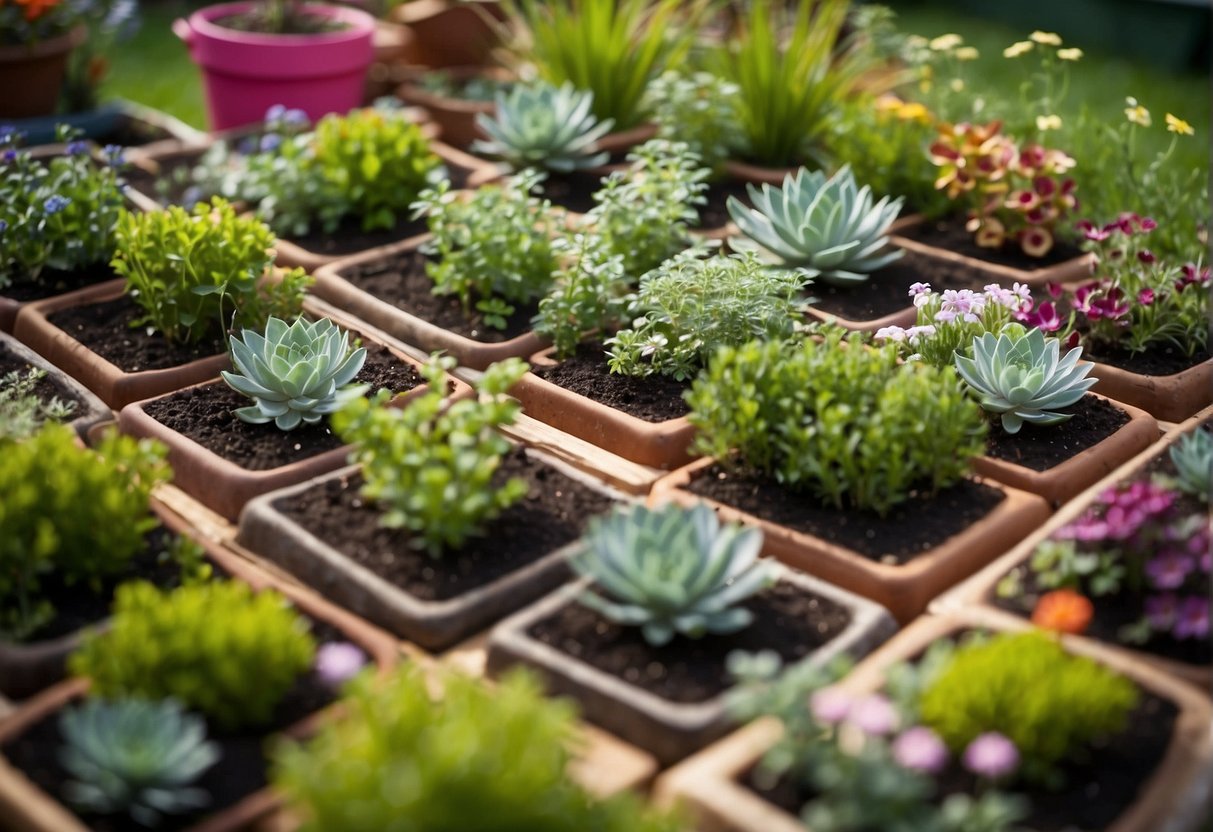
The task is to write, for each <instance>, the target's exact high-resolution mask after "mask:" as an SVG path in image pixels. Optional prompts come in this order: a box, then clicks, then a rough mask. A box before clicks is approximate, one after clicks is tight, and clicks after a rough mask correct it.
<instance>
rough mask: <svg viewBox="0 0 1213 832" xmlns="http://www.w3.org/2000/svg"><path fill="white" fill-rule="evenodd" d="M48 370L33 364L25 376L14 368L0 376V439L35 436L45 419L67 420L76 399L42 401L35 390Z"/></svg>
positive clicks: (73, 409) (73, 408)
mask: <svg viewBox="0 0 1213 832" xmlns="http://www.w3.org/2000/svg"><path fill="white" fill-rule="evenodd" d="M45 377H46V370H41V369H36V368H34V367H31V368H30V369H29V371H28V372H26V373H25V374H24V375H23V374H21V373H19V372H17V371H16V370H13V371H12V372H11V373H5V374H4V375H3V376H0V442H3V441H5V440H18V439H26V438H28V437H30V436H33V435H34V434H35V433H36V432H37V431H38V429H39V428H41V427H42V425H43V424H44V423H46V422H64V421H67V419H69V418H70V417H71V415H72V413H74V412H75V410H76V403H75V402H65V401H63V400H62V399H60V398H59V397H58V396H55V397H53V398H51V399H50V400H49V401H43V400H42V399H41V398H39V396H38V395H37V394H36V393H34V388H35V387H37V386H38V382H39V381H41V380H42V379H43V378H45Z"/></svg>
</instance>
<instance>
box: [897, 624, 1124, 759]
mask: <svg viewBox="0 0 1213 832" xmlns="http://www.w3.org/2000/svg"><path fill="white" fill-rule="evenodd" d="M1137 700H1138V691H1137V688H1136V686H1134V684H1133V683H1132V682H1130V681H1129V680H1128V679H1126V678H1124V677H1123V676H1120V675H1118V674H1116V673H1114V672H1113V671H1111V670H1109V669H1107V668H1106V667H1103V666H1102V665H1099V664H1097V663H1095V662H1094V661H1092V660H1091V659H1088V658H1085V657H1081V656H1073V655H1070V654H1068V653H1066V652H1065V650H1063V649H1062V647H1061V645H1060V644H1059V643H1058V642H1057V641H1056V640H1055V639H1053V638H1051V637H1049V636H1046V635H1044V634H1042V633H1020V634H1015V635H999V636H995V637H993V638H991V639H989V640H988V641H984V642H981V643H977V644H969V645H965V646H963V647H961V648H960V649H959V650H957V651H956V653H955V655H954V656H953V658H952V661H951V662H950V663H949V664H947V666H946V667H944V668H943V669H942V670H940V672H939V674H938V675H937V676H936V677H935V679H934V681H933V682H931V683H930V685H929V686H928V687H927V689H926V690H925V691H924V692H923V695H922V699H921V702H920V710H921V717H922V721H923V723H924V724H926V725H928V726H930V727H931V728H934V729H935V730H936V731H937V732H938V733H939V735H940V736H941V737H942V738H943V739H944V741H945V742H946V743H947V744H948V746H949V748H951V749H952V751H954V752H957V753H959V752H960V751H962V750H963V749H964V748H965V747H966V746H967V745H968V744H969V743H970V742H972V741H973V740H974V739H975V738H976V737H977V736H978V735H979V734H982V733H986V732H989V731H997V732H998V733H1000V734H1003V735H1004V736H1006V737H1008V738H1009V739H1010V740H1011V741H1012V742H1014V743H1015V745H1016V747H1017V748H1018V749H1019V754H1020V758H1021V760H1022V769H1021V770H1022V771H1023V773H1024V775H1025V776H1027V777H1029V778H1036V779H1050V778H1052V777H1055V776H1056V767H1057V765H1058V764H1060V763H1062V762H1064V761H1066V760H1069V759H1075V758H1080V757H1081V756H1082V755H1083V753H1084V750H1085V746H1086V745H1087V744H1088V743H1090V742H1091V741H1092V740H1095V739H1098V738H1099V737H1102V736H1107V735H1110V734H1114V733H1116V732H1117V731H1120V730H1121V729H1122V728H1123V727H1124V725H1125V720H1126V719H1127V718H1128V715H1129V712H1130V711H1132V710H1133V708H1134V707H1135V706H1136V704H1137Z"/></svg>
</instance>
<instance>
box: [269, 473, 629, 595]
mask: <svg viewBox="0 0 1213 832" xmlns="http://www.w3.org/2000/svg"><path fill="white" fill-rule="evenodd" d="M510 477H520V478H521V479H523V480H524V481H525V482H526V483H527V496H526V497H525V498H523V499H522V500H520V501H519V502H518V503H515V504H514V505H513V506H511V507H510V508H509V509H507V510H506V511H505V512H503V513H502V514H501V516H500V517H498V518H497V519H496V520H494V521H492V522H490V523H488V524H487V526H486V527H485V530H484V534H483V535H481V536H480V537H476V538H472V539H471V540H469V541H468V542H467V543H466V544H465V545H464V546H463V547H462V548H460V549H459V550H457V551H450V552H447V553H445V554H444V555H443V556H442V557H439V558H435V557H430V556H429V555H427V554H426V553H425V552H424V551H423V550H420V549H417V548H414V545H413V541H412V540H411V536H410V535H409V533H408V532H407V531H404V530H400V529H385V528H383V527H382V526H380V525H379V519H380V517H381V516H382V515H381V512H380V511H379V509H378V508H377V507H375V506H374V505H373V504H370V503H367V502H364V501H363V499H362V496H361V494H360V493H359V489H360V488H361V487H362V478H361V476H360V475H356V474H355V475H351V476H350V477H348V478H340V479H330V480H327V481H325V482H324V483H322V484H320V485H317V486H315V487H313V488H309V489H307V490H306V491H303V492H301V493H299V494H296V495H294V496H292V497H287V498H283V499H281V500H278V501H276V502H275V503H274V507H275V508H277V509H278V510H279V511H281V512H282V513H283V514H284V515H286V516H287V517H289V518H290V519H292V520H294V521H295V522H296V523H298V524H299V525H300V526H302V527H303V528H304V529H306V530H307V531H309V532H311V533H312V534H313V535H315V536H316V537H317V538H319V539H320V540H323V541H325V542H327V543H328V544H329V545H330V546H332V547H333V548H335V549H337V550H338V551H340V552H342V553H343V554H345V555H346V556H347V557H349V558H350V559H352V560H353V561H354V562H355V563H358V564H360V565H361V566H363V567H365V568H367V569H369V570H371V571H372V572H374V573H375V574H376V575H378V576H380V577H381V578H383V579H384V580H387V581H389V582H391V583H392V584H394V585H396V586H397V587H399V588H400V589H402V590H403V591H405V592H407V593H409V594H410V595H413V596H415V597H417V598H419V599H421V600H423V601H443V600H446V599H448V598H454V597H457V596H459V595H462V594H464V593H466V592H470V591H472V590H474V589H477V588H479V587H483V586H486V585H488V584H490V583H492V582H493V581H495V580H497V579H498V578H501V577H503V576H505V575H507V574H509V573H510V572H513V571H515V570H517V569H520V568H522V567H523V566H526V565H527V564H530V563H534V562H535V561H537V560H539V559H540V558H542V557H544V556H545V555H548V554H550V553H551V552H553V551H554V550H556V549H558V548H560V547H561V546H564V545H565V544H567V543H571V542H572V541H574V540H576V539H577V538H579V537H580V536H581V534H582V533H583V532H584V531H585V527H586V522H587V521H588V520H589V518H590V517H591V516H593V515H595V514H601V513H603V512H605V511H607V510H608V509H609V508H610V507H611V505H612V501H611V499H610V498H608V497H607V496H605V495H603V494H600V493H599V492H597V491H594V490H592V489H591V488H589V487H588V486H586V485H583V484H582V483H580V482H577V481H575V480H572V479H570V478H569V477H566V476H565V475H564V474H561V473H560V472H559V471H556V470H555V469H554V468H551V467H549V466H548V465H546V464H545V463H543V462H541V461H539V460H537V459H532V458H531V457H529V456H528V455H527V453H526V451H525V450H521V449H516V450H514V451H513V452H511V453H510V454H509V455H508V456H506V457H505V458H504V459H503V460H502V464H501V467H500V468H499V469H498V471H497V474H496V476H495V477H494V481H495V482H498V483H504V482H505V481H506V480H507V479H508V478H510Z"/></svg>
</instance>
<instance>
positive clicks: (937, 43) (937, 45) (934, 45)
mask: <svg viewBox="0 0 1213 832" xmlns="http://www.w3.org/2000/svg"><path fill="white" fill-rule="evenodd" d="M962 43H964V38H962V37H961V36H960V35H955V34H948V35H940V36H939V37H937V38H934V39H933V40H932V41H931V42H930V43H928V44H927V45H928V46H930V47H931V49H932V51H934V52H947V51H948V50H950V49H955V48H956V47H957V46H960V45H961V44H962Z"/></svg>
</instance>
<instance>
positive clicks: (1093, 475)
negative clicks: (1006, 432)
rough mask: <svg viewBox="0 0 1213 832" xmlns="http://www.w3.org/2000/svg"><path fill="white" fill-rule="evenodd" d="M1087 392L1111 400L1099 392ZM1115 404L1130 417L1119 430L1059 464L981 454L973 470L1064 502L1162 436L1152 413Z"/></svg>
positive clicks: (1023, 489) (974, 461)
mask: <svg viewBox="0 0 1213 832" xmlns="http://www.w3.org/2000/svg"><path fill="white" fill-rule="evenodd" d="M1087 395H1088V396H1095V397H1096V398H1098V399H1102V400H1103V401H1108V400H1107V399H1105V398H1104V397H1103V396H1099V395H1097V394H1095V393H1088V394H1087ZM1111 404H1113V405H1115V406H1116V407H1118V408H1120V409H1121V410H1123V411H1124V412H1125V413H1127V414H1128V415H1129V421H1128V422H1127V423H1126V424H1124V425H1122V426H1121V428H1120V429H1119V430H1117V431H1116V433H1114V434H1112V435H1111V436H1109V437H1107V438H1106V439H1104V440H1103V441H1101V442H1099V443H1097V444H1095V445H1092V446H1091V447H1089V448H1087V449H1086V450H1085V451H1080V452H1078V453H1077V454H1075V455H1074V456H1072V457H1070V458H1069V459H1067V460H1066V461H1065V462H1062V463H1061V464H1059V465H1055V466H1053V467H1052V468H1048V469H1046V470H1044V471H1037V470H1035V469H1032V468H1027V467H1025V466H1023V465H1016V464H1015V463H1014V462H1009V461H1007V460H1005V459H996V458H994V457H992V456H979V457H977V458H975V459H974V460H973V471H974V472H975V473H977V474H978V475H980V476H983V477H986V478H987V479H991V480H994V481H995V482H1001V483H1003V484H1004V485H1009V486H1012V487H1014V488H1018V489H1020V490H1021V491H1028V492H1030V493H1032V494H1039V495H1040V496H1041V497H1044V498H1045V499H1046V500H1048V501H1049V503H1050V504H1051V505H1054V506H1057V505H1060V504H1061V503H1064V502H1065V501H1066V500H1069V499H1071V498H1072V497H1074V496H1075V495H1077V494H1078V493H1079V492H1080V491H1083V490H1084V489H1086V488H1087V487H1089V486H1090V485H1091V484H1093V483H1095V482H1098V481H1099V480H1100V479H1102V478H1103V477H1104V476H1106V475H1107V474H1108V473H1109V472H1111V471H1112V470H1114V469H1115V468H1116V467H1117V466H1119V465H1120V464H1121V463H1123V462H1124V461H1125V460H1127V459H1131V458H1132V457H1134V456H1136V455H1137V454H1138V453H1140V452H1141V451H1144V450H1145V449H1146V448H1148V447H1150V446H1151V445H1153V444H1154V443H1155V442H1156V441H1157V440H1158V423H1157V422H1155V421H1154V417H1152V416H1151V415H1150V414H1149V413H1146V412H1145V411H1144V410H1139V409H1138V408H1136V407H1132V406H1131V405H1126V404H1121V403H1120V402H1111ZM1000 429H1001V428H997V427H995V428H992V429H991V430H1000Z"/></svg>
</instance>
